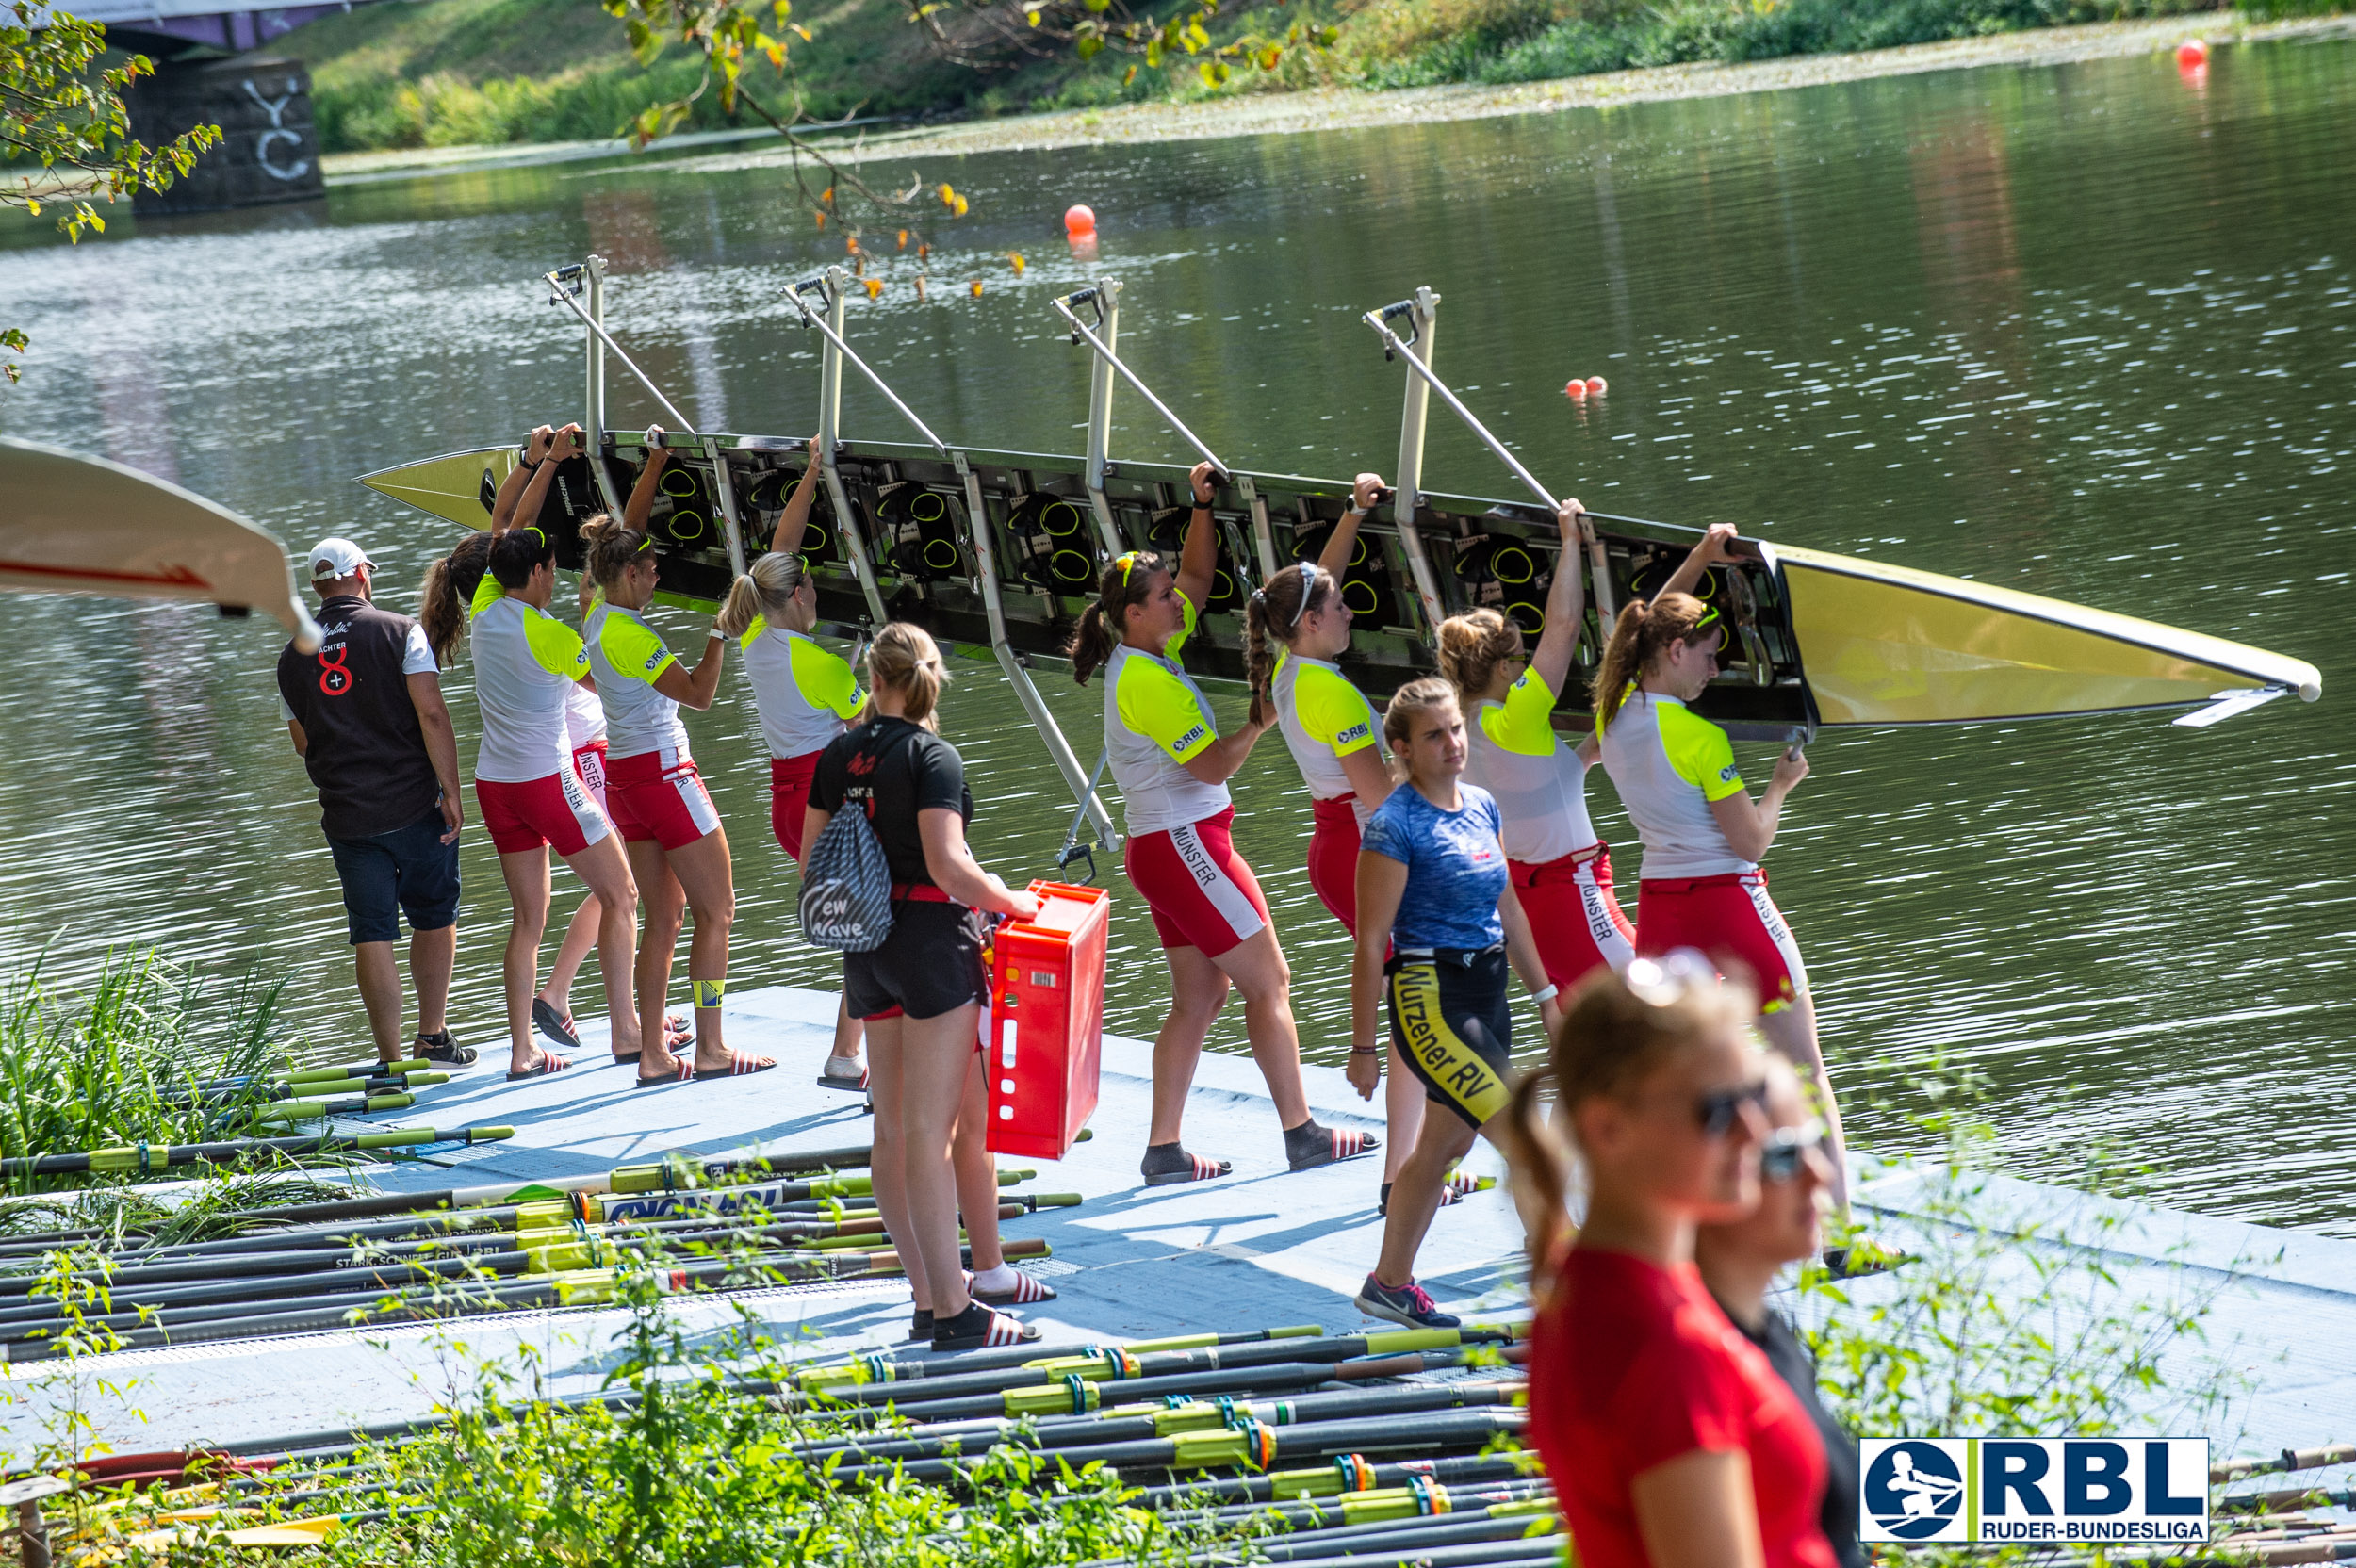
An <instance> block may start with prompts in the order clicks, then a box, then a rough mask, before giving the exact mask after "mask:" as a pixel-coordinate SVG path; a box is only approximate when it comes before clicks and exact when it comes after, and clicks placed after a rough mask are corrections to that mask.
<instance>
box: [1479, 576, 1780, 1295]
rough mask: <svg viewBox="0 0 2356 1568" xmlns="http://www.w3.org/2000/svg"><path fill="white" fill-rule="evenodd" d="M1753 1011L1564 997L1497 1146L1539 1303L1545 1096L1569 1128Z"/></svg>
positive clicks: (1556, 1145)
mask: <svg viewBox="0 0 2356 1568" xmlns="http://www.w3.org/2000/svg"><path fill="white" fill-rule="evenodd" d="M1634 608H1635V607H1634V606H1630V609H1631V610H1633V609H1634ZM1641 961H1645V960H1640V962H1641ZM1756 1010H1757V1009H1756V1007H1755V1005H1754V1004H1753V1001H1752V994H1751V989H1750V988H1749V987H1748V986H1746V985H1744V984H1743V983H1742V981H1741V980H1740V979H1736V978H1734V977H1731V976H1729V977H1728V978H1727V979H1726V981H1725V982H1724V983H1722V984H1719V985H1692V986H1687V987H1683V988H1678V989H1677V990H1676V991H1675V992H1673V993H1672V994H1671V995H1670V996H1669V997H1668V998H1667V999H1666V1000H1662V1001H1653V1000H1650V999H1648V998H1645V997H1640V996H1638V995H1637V994H1636V993H1635V992H1633V991H1631V990H1629V989H1628V986H1627V984H1626V983H1625V982H1623V981H1622V979H1621V978H1620V976H1618V975H1617V974H1614V973H1612V972H1611V971H1610V970H1608V969H1599V970H1597V971H1595V972H1594V973H1593V974H1590V975H1589V976H1588V977H1587V978H1586V979H1584V980H1582V981H1580V982H1579V985H1578V986H1577V987H1575V988H1573V989H1572V991H1571V993H1570V995H1569V996H1567V997H1566V998H1564V1008H1563V1013H1562V1024H1561V1026H1560V1027H1558V1028H1557V1029H1556V1030H1555V1032H1554V1037H1553V1038H1552V1039H1550V1040H1548V1041H1547V1042H1546V1061H1545V1063H1544V1064H1543V1065H1541V1066H1539V1067H1536V1068H1533V1069H1531V1070H1530V1071H1529V1072H1528V1073H1526V1074H1524V1075H1523V1077H1522V1080H1521V1082H1520V1083H1519V1084H1517V1085H1516V1086H1514V1089H1513V1099H1512V1100H1511V1101H1509V1102H1508V1103H1507V1104H1506V1107H1505V1117H1504V1121H1503V1124H1502V1125H1501V1127H1500V1128H1499V1136H1498V1139H1497V1141H1498V1143H1499V1145H1500V1146H1501V1147H1502V1148H1503V1150H1504V1152H1505V1162H1506V1168H1507V1169H1508V1170H1509V1171H1510V1172H1511V1173H1512V1181H1513V1201H1514V1204H1515V1206H1516V1207H1517V1208H1519V1209H1520V1211H1521V1214H1522V1217H1523V1218H1524V1220H1526V1221H1527V1222H1528V1223H1529V1226H1530V1266H1531V1275H1530V1279H1531V1285H1532V1294H1533V1295H1535V1296H1537V1297H1538V1298H1539V1299H1541V1300H1543V1299H1544V1298H1545V1293H1546V1288H1547V1286H1548V1285H1550V1284H1551V1283H1552V1281H1553V1274H1554V1265H1555V1253H1556V1251H1557V1250H1558V1249H1559V1248H1560V1247H1561V1245H1562V1237H1563V1233H1564V1232H1565V1231H1566V1230H1567V1229H1568V1227H1569V1216H1568V1215H1567V1213H1566V1212H1565V1207H1566V1202H1567V1197H1568V1194H1569V1191H1570V1150H1569V1149H1568V1148H1567V1147H1565V1145H1564V1142H1563V1139H1562V1135H1561V1134H1560V1133H1558V1132H1557V1131H1556V1128H1555V1125H1554V1124H1553V1123H1552V1122H1550V1121H1549V1119H1547V1117H1546V1114H1545V1112H1544V1111H1543V1110H1542V1109H1541V1108H1540V1101H1541V1099H1542V1097H1543V1095H1544V1094H1545V1092H1546V1090H1548V1089H1551V1090H1552V1091H1553V1094H1554V1098H1555V1099H1556V1101H1557V1102H1559V1103H1560V1106H1561V1110H1562V1118H1561V1121H1562V1125H1564V1126H1568V1125H1570V1121H1571V1113H1572V1112H1574V1111H1576V1110H1578V1108H1579V1106H1581V1105H1583V1104H1585V1103H1587V1102H1589V1101H1591V1100H1595V1099H1598V1098H1601V1097H1602V1096H1604V1095H1622V1094H1627V1093H1628V1092H1629V1091H1630V1090H1632V1089H1634V1088H1635V1087H1636V1086H1638V1085H1639V1084H1640V1083H1642V1082H1643V1081H1644V1078H1645V1077H1646V1076H1647V1075H1649V1074H1650V1073H1651V1072H1652V1070H1654V1069H1655V1068H1657V1067H1659V1066H1660V1065H1661V1063H1662V1062H1663V1061H1664V1060H1666V1059H1667V1058H1668V1057H1670V1056H1671V1055H1674V1054H1677V1052H1680V1051H1684V1050H1687V1049H1690V1048H1691V1047H1693V1046H1696V1045H1702V1044H1706V1043H1707V1042H1709V1041H1710V1040H1712V1039H1715V1038H1717V1037H1721V1036H1723V1035H1724V1034H1726V1032H1727V1031H1729V1030H1736V1031H1739V1030H1742V1029H1743V1028H1745V1027H1747V1026H1748V1025H1749V1023H1750V1021H1751V1019H1752V1017H1753V1015H1754V1013H1755V1012H1756Z"/></svg>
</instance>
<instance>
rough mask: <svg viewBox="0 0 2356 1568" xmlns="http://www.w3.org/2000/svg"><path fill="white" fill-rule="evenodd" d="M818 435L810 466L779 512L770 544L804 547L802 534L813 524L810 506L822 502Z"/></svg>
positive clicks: (812, 441)
mask: <svg viewBox="0 0 2356 1568" xmlns="http://www.w3.org/2000/svg"><path fill="white" fill-rule="evenodd" d="M819 467H820V465H819V462H818V437H816V436H814V435H813V436H811V437H810V466H808V467H807V468H804V469H803V470H802V477H801V478H800V479H798V480H795V481H794V493H793V494H792V495H790V496H788V497H786V498H785V510H784V511H782V512H780V513H778V514H777V530H776V531H774V532H773V533H771V534H770V535H769V548H770V549H771V550H772V551H775V550H797V549H800V548H801V547H802V534H803V531H805V530H807V529H808V528H809V527H810V508H811V507H813V506H815V505H817V504H818V474H819Z"/></svg>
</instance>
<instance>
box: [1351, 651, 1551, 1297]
mask: <svg viewBox="0 0 2356 1568" xmlns="http://www.w3.org/2000/svg"><path fill="white" fill-rule="evenodd" d="M1383 740H1384V741H1385V742H1387V743H1389V745H1390V748H1391V756H1392V758H1393V759H1394V763H1393V766H1394V768H1395V770H1396V771H1397V772H1399V773H1400V774H1402V775H1403V776H1404V777H1403V780H1402V782H1401V783H1400V784H1399V787H1398V788H1397V789H1396V790H1394V791H1392V792H1391V795H1390V798H1389V799H1387V800H1385V801H1383V804H1382V806H1381V807H1380V808H1379V809H1376V811H1375V813H1374V814H1373V815H1372V816H1370V817H1368V818H1367V819H1366V829H1365V832H1364V834H1363V836H1362V842H1363V844H1364V847H1363V848H1362V849H1361V850H1360V852H1359V855H1358V942H1357V956H1356V962H1355V963H1354V964H1352V966H1351V969H1350V1083H1351V1084H1352V1085H1353V1086H1355V1087H1356V1088H1357V1090H1358V1092H1359V1093H1360V1094H1361V1095H1364V1096H1366V1097H1367V1098H1369V1099H1371V1098H1372V1097H1373V1095H1374V1090H1375V1084H1376V1080H1377V1079H1378V1078H1379V1077H1380V1076H1381V1074H1382V1070H1383V1047H1382V1046H1381V1045H1380V1044H1379V1043H1377V1040H1376V1028H1377V1018H1378V1014H1379V1011H1380V1009H1381V1005H1382V1002H1381V998H1382V997H1383V994H1384V993H1385V991H1386V990H1387V992H1388V996H1389V1001H1390V1021H1391V1044H1392V1046H1393V1047H1394V1048H1396V1051H1397V1054H1398V1057H1399V1058H1400V1059H1403V1060H1404V1061H1405V1063H1406V1065H1407V1070H1408V1071H1409V1072H1411V1073H1413V1074H1414V1075H1415V1078H1416V1080H1417V1081H1418V1082H1420V1083H1421V1084H1422V1086H1423V1089H1424V1093H1425V1095H1426V1096H1427V1098H1429V1099H1430V1100H1431V1101H1432V1103H1433V1105H1435V1106H1437V1107H1438V1108H1439V1110H1440V1111H1441V1112H1442V1113H1444V1114H1441V1115H1433V1116H1426V1117H1425V1118H1424V1121H1423V1129H1422V1132H1421V1134H1420V1135H1419V1136H1418V1137H1417V1138H1416V1140H1415V1150H1414V1151H1413V1152H1411V1153H1410V1154H1409V1155H1408V1156H1407V1159H1406V1161H1405V1162H1404V1163H1403V1164H1402V1165H1401V1166H1400V1167H1399V1176H1398V1178H1397V1179H1396V1180H1395V1181H1394V1182H1393V1184H1392V1186H1391V1201H1390V1203H1389V1205H1388V1207H1389V1213H1388V1215H1387V1216H1386V1217H1385V1218H1384V1221H1383V1253H1382V1256H1381V1258H1380V1259H1379V1260H1378V1261H1377V1262H1376V1264H1375V1266H1374V1270H1373V1272H1372V1273H1369V1274H1368V1275H1367V1276H1366V1283H1365V1284H1364V1285H1363V1286H1361V1287H1360V1288H1359V1291H1358V1301H1357V1305H1358V1310H1359V1311H1361V1312H1364V1313H1366V1314H1368V1315H1371V1316H1375V1317H1384V1318H1388V1319H1390V1320H1391V1321H1392V1322H1394V1323H1404V1324H1406V1325H1408V1326H1409V1327H1410V1328H1421V1329H1449V1328H1454V1327H1455V1326H1456V1319H1455V1318H1454V1317H1453V1316H1451V1315H1448V1314H1447V1313H1444V1312H1442V1311H1440V1310H1439V1309H1438V1308H1437V1307H1435V1306H1434V1305H1432V1298H1431V1297H1430V1296H1429V1295H1428V1294H1426V1293H1425V1291H1424V1288H1423V1287H1422V1286H1421V1285H1419V1284H1417V1283H1416V1282H1415V1254H1416V1253H1417V1252H1418V1251H1419V1250H1421V1249H1422V1247H1423V1238H1424V1233H1425V1232H1427V1231H1429V1230H1430V1229H1431V1228H1432V1216H1433V1215H1434V1214H1436V1213H1437V1212H1438V1211H1439V1207H1440V1194H1441V1190H1442V1187H1443V1185H1444V1184H1445V1183H1446V1182H1447V1179H1448V1170H1449V1168H1451V1167H1453V1166H1454V1165H1455V1164H1456V1162H1457V1161H1459V1160H1461V1159H1463V1158H1464V1156H1465V1155H1466V1154H1468V1153H1470V1152H1472V1146H1473V1140H1474V1138H1475V1137H1487V1138H1489V1139H1490V1140H1491V1141H1492V1142H1495V1141H1496V1139H1497V1132H1498V1128H1499V1125H1500V1120H1499V1119H1500V1114H1501V1113H1502V1112H1503V1111H1504V1110H1505V1108H1506V1106H1507V1104H1508V1103H1509V1102H1510V1101H1511V1100H1512V1099H1513V1089H1512V1079H1513V1008H1512V1005H1511V1004H1510V1003H1509V1001H1508V999H1507V995H1506V977H1507V968H1508V966H1509V965H1510V966H1511V967H1512V969H1513V972H1516V973H1518V974H1519V975H1520V976H1521V978H1522V983H1523V984H1524V985H1526V986H1528V987H1529V988H1530V994H1531V996H1532V998H1533V999H1534V1000H1536V1002H1537V1003H1538V1005H1539V1009H1540V1011H1541V1013H1542V1015H1543V1016H1544V1018H1545V1020H1546V1027H1547V1028H1548V1029H1549V1030H1551V1029H1552V1028H1553V1026H1554V1022H1555V1020H1556V1018H1557V1017H1558V1016H1559V1015H1558V1012H1557V1009H1556V1007H1555V1002H1554V998H1555V988H1554V987H1553V986H1551V985H1549V984H1548V983H1547V982H1546V967H1545V965H1544V964H1543V963H1542V962H1541V961H1540V959H1539V957H1538V948H1537V944H1536V943H1535V942H1534V941H1533V940H1532V939H1531V938H1530V923H1529V921H1528V920H1527V919H1526V918H1525V917H1524V916H1523V914H1522V907H1521V904H1520V902H1519V901H1518V900H1517V899H1516V898H1515V897H1514V896H1513V878H1512V876H1511V875H1510V874H1508V872H1507V870H1506V865H1505V848H1504V846H1503V845H1502V844H1501V843H1500V842H1499V841H1498V830H1499V829H1500V827H1501V826H1502V825H1503V823H1502V819H1501V818H1500V817H1499V815H1498V812H1497V802H1496V801H1494V800H1492V799H1490V798H1489V794H1488V792H1486V791H1484V790H1482V789H1481V788H1480V787H1479V786H1477V785H1472V784H1466V783H1464V778H1463V776H1464V756H1465V743H1464V715H1463V713H1461V712H1460V711H1458V710H1457V706H1456V693H1455V690H1454V688H1452V687H1451V686H1449V685H1448V682H1447V681H1445V680H1440V679H1437V678H1429V677H1427V678H1424V679H1422V680H1414V681H1410V682H1408V683H1407V684H1406V685H1405V686H1402V687H1400V688H1399V694H1397V695H1396V696H1394V697H1392V698H1391V702H1390V706H1389V707H1388V708H1386V709H1385V710H1384V711H1383ZM1386 979H1387V984H1386Z"/></svg>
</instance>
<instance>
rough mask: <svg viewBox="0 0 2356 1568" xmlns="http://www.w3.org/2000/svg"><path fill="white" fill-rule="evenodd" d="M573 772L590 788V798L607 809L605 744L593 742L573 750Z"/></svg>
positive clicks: (598, 805) (602, 808) (599, 808)
mask: <svg viewBox="0 0 2356 1568" xmlns="http://www.w3.org/2000/svg"><path fill="white" fill-rule="evenodd" d="M573 771H574V772H575V773H577V774H579V775H581V782H582V783H583V784H585V785H587V786H588V787H589V798H590V799H591V800H594V801H596V802H597V809H598V810H600V811H602V810H604V809H605V743H604V742H603V741H592V742H590V743H588V744H587V745H585V746H575V747H574V748H573Z"/></svg>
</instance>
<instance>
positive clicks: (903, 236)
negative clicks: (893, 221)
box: [900, 229, 908, 251]
mask: <svg viewBox="0 0 2356 1568" xmlns="http://www.w3.org/2000/svg"><path fill="white" fill-rule="evenodd" d="M900 249H902V250H903V251H905V250H907V249H908V230H906V229H902V230H901V231H900Z"/></svg>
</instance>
